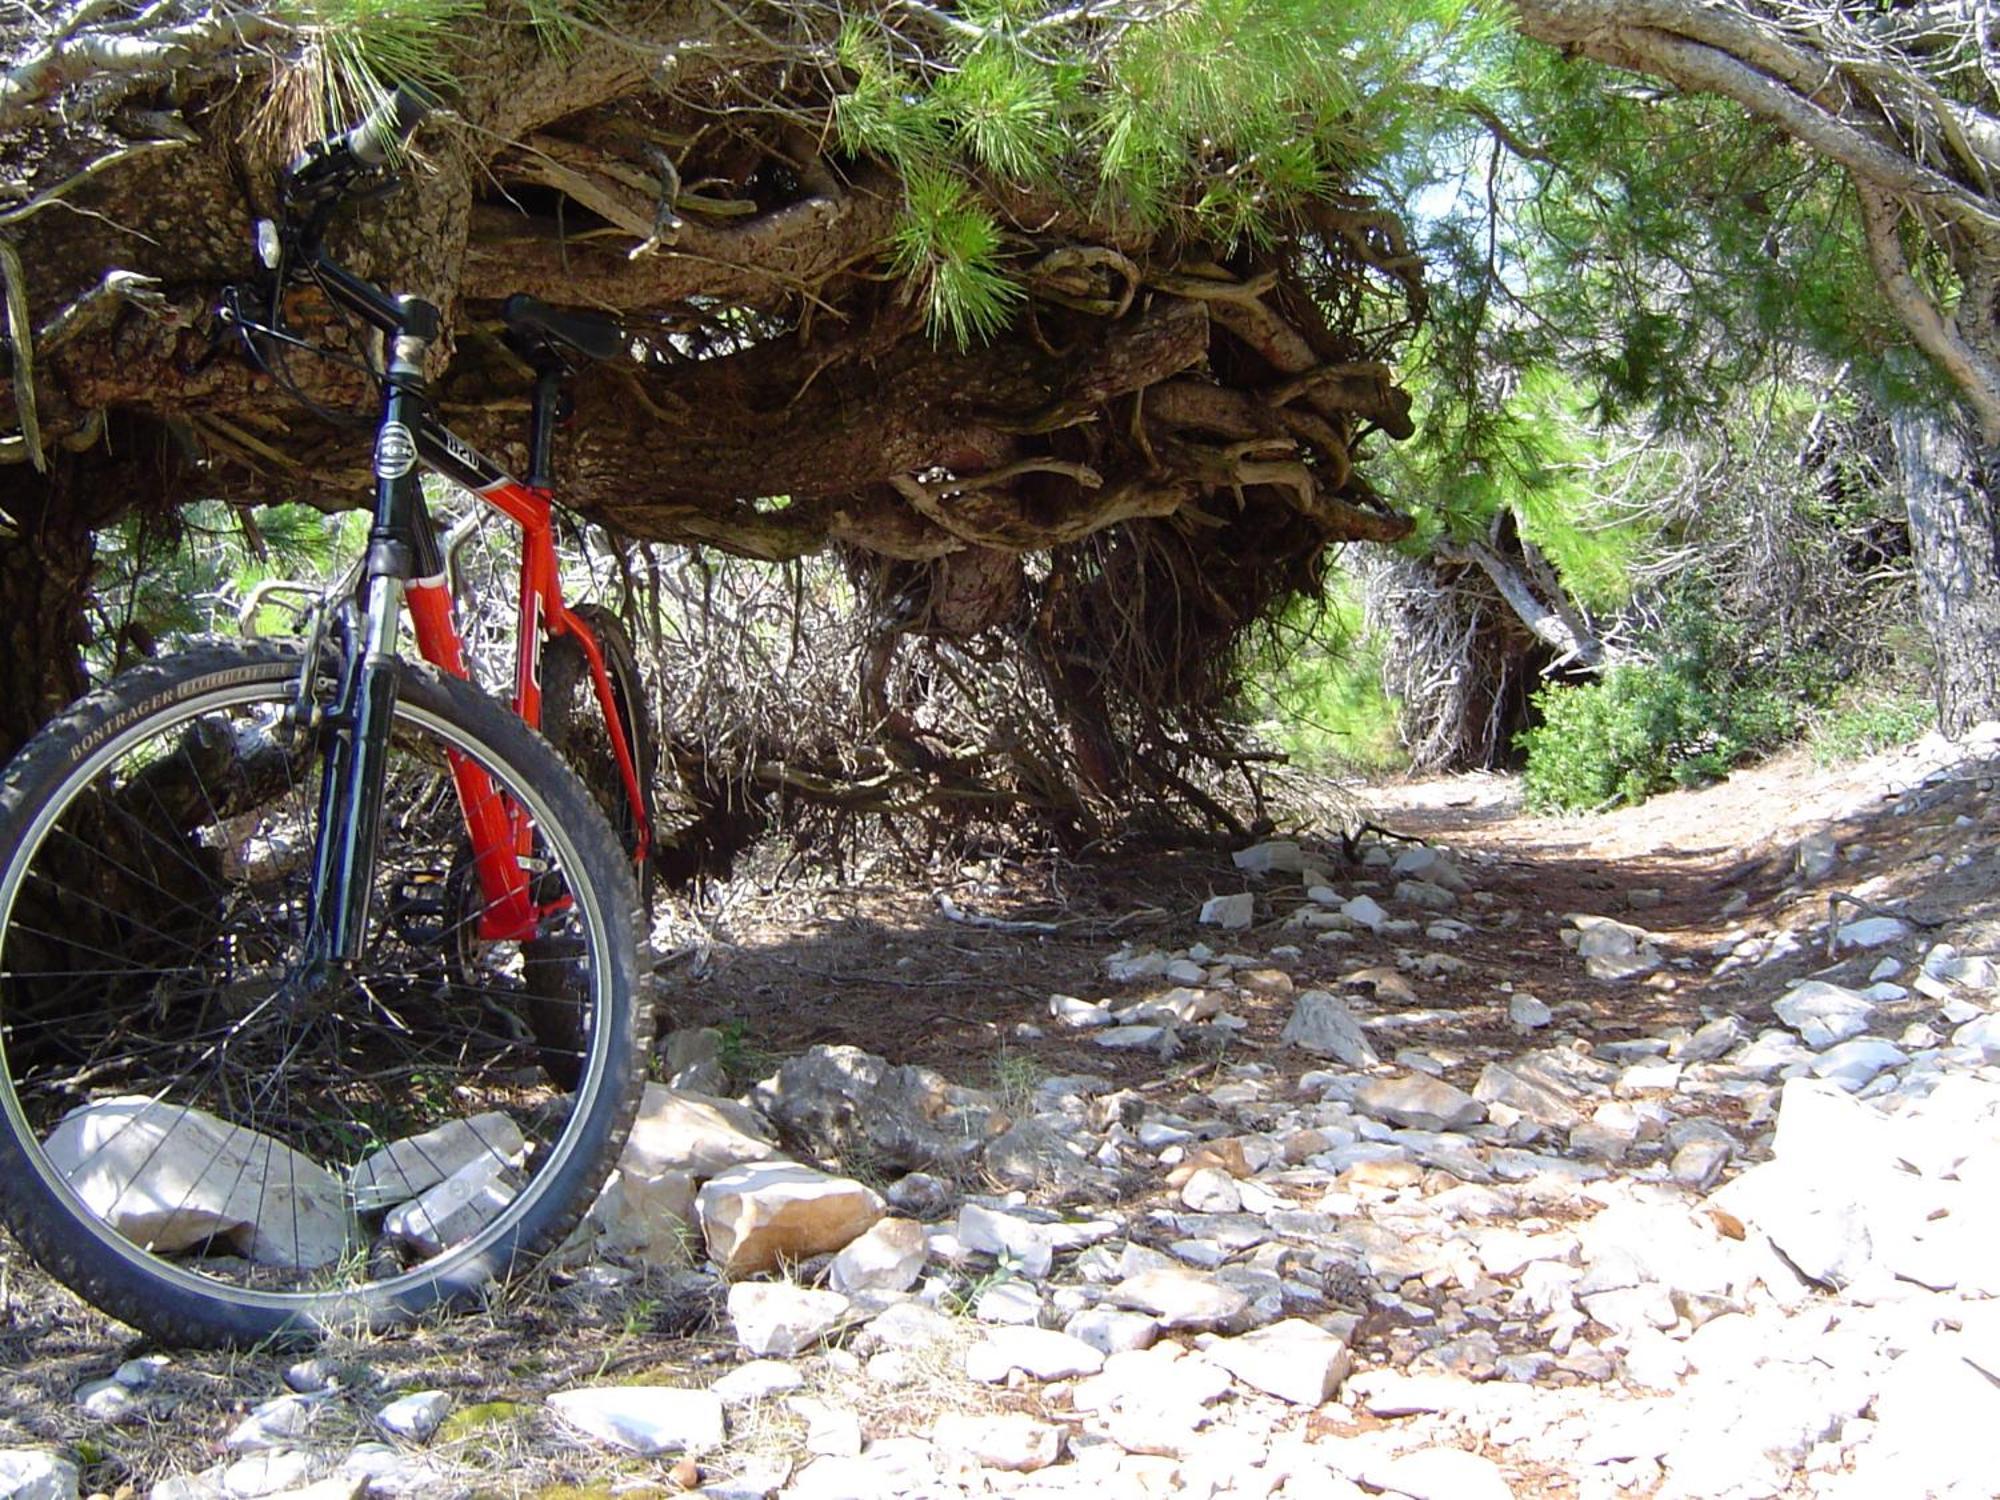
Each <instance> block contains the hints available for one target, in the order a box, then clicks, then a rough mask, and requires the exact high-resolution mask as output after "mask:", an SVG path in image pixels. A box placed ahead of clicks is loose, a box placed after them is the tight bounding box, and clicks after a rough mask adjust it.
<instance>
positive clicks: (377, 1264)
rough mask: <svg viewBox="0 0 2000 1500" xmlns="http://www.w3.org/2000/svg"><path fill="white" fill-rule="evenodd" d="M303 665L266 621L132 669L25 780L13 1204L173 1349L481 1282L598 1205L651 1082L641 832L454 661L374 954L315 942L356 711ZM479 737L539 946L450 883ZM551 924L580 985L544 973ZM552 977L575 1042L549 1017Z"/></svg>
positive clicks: (459, 859)
mask: <svg viewBox="0 0 2000 1500" xmlns="http://www.w3.org/2000/svg"><path fill="white" fill-rule="evenodd" d="M301 667H302V663H301V658H300V656H299V655H298V653H297V652H296V651H294V650H288V649H286V648H284V647H281V646H263V645H256V646H250V647H241V646H215V647H206V648H202V649H199V650H196V651H192V652H189V653H187V654H186V655H183V656H179V657H175V658H170V659H167V660H164V661H161V662H158V663H155V664H150V665H147V666H144V667H141V668H138V669H137V670H135V671H133V672H131V673H128V674H126V675H125V676H123V677H121V678H119V679H118V680H117V681H115V682H113V683H112V684H110V685H109V686H108V687H106V688H105V689H104V690H102V691H101V692H99V693H97V694H94V695H92V696H91V697H90V698H86V699H85V700H83V702H81V703H80V704H78V705H77V706H76V707H75V708H73V709H71V710H70V711H68V712H67V713H65V714H64V715H62V716H61V717H59V718H58V719H56V720H55V721H53V722H52V723H51V724H50V725H49V726H48V727H47V728H45V729H44V730H43V731H42V732H41V733H40V734H39V735H37V736H36V737H35V739H33V740H32V741H30V742H29V744H28V745H27V746H26V747H25V748H24V749H23V750H22V752H21V753H20V755H18V756H17V757H16V759H15V761H14V762H13V764H12V765H11V766H10V767H9V768H8V770H7V772H6V774H5V776H4V778H0V1213H4V1216H5V1218H6V1220H7V1222H8V1224H9V1225H10V1226H11V1227H12V1228H13V1230H14V1232H15V1234H16V1236H17V1237H18V1238H19V1239H20V1240H21V1242H22V1243H23V1245H24V1246H25V1247H26V1248H27V1250H28V1251H29V1253H30V1254H31V1255H33V1256H34V1258H35V1259H36V1260H37V1261H38V1262H39V1263H40V1264H41V1265H42V1266H43V1267H44V1268H46V1269H47V1270H48V1271H49V1272H50V1273H51V1274H52V1275H54V1276H55V1277H56V1278H57V1279H59V1280H61V1281H62V1282H64V1283H65V1284H66V1285H68V1286H69V1287H70V1288H71V1289H72V1290H74V1291H76V1292H77V1293H78V1294H79V1295H81V1296H83V1297H84V1298H86V1299H87V1300H89V1301H91V1302H93V1303H95V1304H97V1305H98V1306H99V1307H101V1308H103V1309H104V1310H105V1311H107V1312H109V1313H111V1314H113V1315H114V1316H116V1317H119V1318H122V1319H123V1320H125V1321H126V1322H128V1323H131V1324H133V1325H134V1326H136V1327H139V1328H141V1329H144V1330H146V1331H147V1332H149V1333H152V1334H154V1335H155V1336H157V1337H159V1338H161V1339H163V1340H166V1341H168V1342H171V1343H178V1344H230V1343H246V1342H253V1341H257V1340H261V1339H266V1338H270V1337H273V1336H281V1335H290V1334H311V1333H314V1332H319V1331H326V1330H331V1329H336V1328H355V1327H382V1326H386V1325H391V1324H395V1323H399V1322H403V1321H407V1320H408V1319H410V1318H412V1317H414V1316H416V1315H418V1314H420V1313H422V1312H424V1311H426V1310H427V1309H430V1308H433V1307H436V1306H438V1305H440V1304H444V1303H452V1302H459V1301H463V1300H466V1299H470V1298H473V1297H476V1296H477V1295H479V1294H480V1293H481V1291H482V1290H483V1289H484V1288H485V1287H486V1285H487V1284H488V1283H489V1282H490V1281H492V1280H493V1279H494V1278H496V1277H504V1276H505V1275H507V1274H508V1273H509V1272H510V1271H512V1270H514V1269H516V1268H518V1267H521V1266H523V1265H525V1264H527V1263H530V1262H532V1261H533V1260H535V1259H538V1258H539V1257H540V1256H541V1255H542V1254H544V1253H545V1252H547V1251H548V1250H550V1249H552V1248H553V1247H554V1246H555V1245H557V1244H558V1243H560V1241H561V1240H562V1238H563V1236H564V1235H566V1234H567V1233H568V1231H569V1230H570V1229H571V1228H572V1227H573V1226H574V1224H575V1223H576V1221H577V1219H578V1218H579V1216H580V1215H581V1214H582V1212H583V1210H584V1209H585V1208H586V1207H588V1205H589V1203H590V1201H591V1198H592V1196H593V1195H594V1193H595V1192H596V1191H597V1189H598V1188H599V1186H600V1185H601V1184H602V1182H603V1180H604V1178H605V1177H606V1175H608V1173H609V1171H610V1170H611V1167H612V1166H613V1164H614V1163H615V1161H616V1157H617V1153H618V1151H619V1149H620V1147H621V1146H622V1144H623V1142H624V1139H625V1135H626V1132H627V1131H628V1130H629V1128H630V1125H631V1119H632V1114H633V1112H634V1110H635V1108H636V1106H637V1100H638V1094H639V1089H640V1086H641V1083H642V1070H643V1063H644V1059H645V1057H646V1055H647V1051H648V1044H649V1041H650V1025H651V1023H650V1016H649V1007H648V1006H645V1005H642V1004H639V1003H637V996H638V993H639V991H640V989H641V986H642V984H643V983H644V982H645V980H644V977H643V974H642V967H641V963H640V952H639V936H638V932H637V927H638V914H637V907H636V900H635V896H634V892H633V884H632V875H631V863H630V861H629V860H628V859H626V858H625V856H624V854H623V852H622V851H621V850H620V848H619V846H618V842H617V839H616V837H615V835H614V834H613V833H612V831H611V829H610V828H609V827H608V826H607V824H606V823H605V820H604V817H603V815H602V813H600V812H599V811H598V809H597V807H596V805H595V804H594V802H593V801H592V800H591V798H590V796H589V794H588V793H587V792H586V791H585V790H584V788H583V787H582V785H581V784H580V783H579V782H578V781H577V779H576V778H575V776H574V775H572V774H571V773H570V772H569V771H568V770H567V769H566V768H565V767H564V766H563V764H562V762H561V760H560V759H559V757H557V756H556V755H555V753H554V752H553V751H552V750H550V749H549V747H548V745H547V744H546V742H544V741H543V740H542V739H541V738H540V737H539V736H537V735H535V734H534V733H533V732H532V731H530V730H529V729H528V728H527V726H526V725H524V724H522V723H521V722H520V720H519V719H517V718H515V717H514V716H512V715H511V714H508V713H507V712H506V711H505V710H503V709H502V708H500V707H499V706H498V705H496V704H494V703H493V702H492V701H491V700H490V699H487V698H485V697H484V696H483V695H481V694H480V693H478V692H477V691H476V690H475V689H473V688H472V687H470V686H469V685H467V684H465V683H463V682H459V681H457V680H455V679H452V678H449V677H445V676H442V675H440V674H437V673H435V672H433V671H431V670H429V669H428V668H422V667H412V668H410V669H408V671H407V673H406V676H405V679H404V684H403V689H402V693H401V697H400V701H399V702H398V705H397V708H396V714H395V720H394V728H393V731H392V735H391V756H390V767H389V772H388V777H387V781H386V785H385V792H384V804H383V811H382V823H381V834H380V853H379V858H378V864H377V872H376V881H375V889H374V891H373V896H372V901H371V915H370V930H369V935H368V942H367V945H366V949H365V953H364V956H363V957H362V958H361V959H360V960H359V961H358V962H356V963H355V964H353V965H352V966H348V967H345V968H342V969H339V970H336V971H332V972H328V970H327V968H326V966H324V965H313V964H308V963H307V962H305V960H304V956H303V947H304V938H305V932H306V916H307V901H308V885H309V880H310V875H311V865H312V853H313V838H314V827H315V823H316V821H317V818H318V809H319V800H318V799H319V791H320V788H319V783H320V780H321V776H320V770H321V761H322V756H321V745H320V744H319V742H318V736H319V735H321V734H323V733H325V732H326V731H325V730H324V729H318V730H300V729H298V728H297V727H296V724H297V721H298V719H299V717H300V716H299V715H298V714H297V713H296V712H295V707H296V700H297V698H298V696H299V684H300V682H301ZM332 687H333V684H332V681H331V679H330V678H324V680H321V681H318V682H317V683H316V684H315V686H314V688H313V694H314V696H315V697H316V698H318V699H321V700H324V699H325V698H326V697H327V696H329V695H330V694H331V692H332ZM453 759H459V760H462V761H471V762H473V763H476V764H477V765H478V766H480V767H481V768H483V769H484V771H485V772H486V774H487V776H488V777H490V778H491V781H492V783H493V784H494V786H495V787H497V788H498V790H499V792H500V793H501V794H504V795H505V796H506V797H508V798H509V799H511V800H512V801H513V803H514V804H516V805H517V806H518V808H519V809H520V810H521V812H522V813H523V814H524V816H525V817H526V819H527V821H528V823H529V824H530V825H531V826H532V829H533V840H532V842H533V853H532V855H531V856H530V857H529V858H528V859H527V861H526V863H527V864H528V865H529V866H530V868H531V872H532V876H533V880H534V896H535V904H536V908H537V910H538V911H540V912H541V913H543V915H542V917H541V919H540V925H539V927H538V929H537V930H536V931H535V932H534V933H533V935H531V936H526V937H525V938H524V940H516V941H488V940H486V938H485V937H484V935H482V934H481V932H480V923H479V918H480V915H481V911H480V903H479V900H478V898H477V895H476V887H468V885H467V883H466V882H464V881H463V880H458V881H454V880H453V879H452V878H451V872H452V869H453V867H454V864H455V863H458V864H462V863H463V859H464V850H465V849H466V847H467V845H466V834H465V828H466V820H465V816H464V813H463V811H462V810H461V808H460V807H459V805H458V794H457V792H456V790H455V789H454V781H453V776H452V773H451V761H452V760H453ZM469 889H470V890H473V891H474V892H475V893H474V894H472V895H470V896H468V895H467V892H468V890H469ZM552 953H553V954H560V955H562V959H561V961H562V962H563V963H564V964H565V966H566V970H567V972H566V974H565V975H564V977H563V981H562V983H561V984H560V986H559V987H558V986H555V985H552V984H551V983H550V982H549V979H548V977H547V976H546V975H541V976H540V977H539V978H536V979H535V980H533V981H532V982H531V979H530V974H529V971H530V970H531V969H538V968H545V967H546V966H547V964H548V963H549V962H550V959H549V958H548V955H549V954H552ZM530 955H540V956H539V957H536V958H533V960H532V961H531V957H530ZM558 988H559V992H560V993H561V995H562V996H563V997H564V998H565V1000H566V1003H568V1004H570V1005H571V1006H572V1007H573V1008H574V1011H575V1014H574V1016H573V1018H572V1024H570V1025H568V1026H566V1027H565V1029H564V1035H565V1036H566V1037H568V1038H571V1047H572V1051H571V1053H570V1055H568V1056H565V1057H563V1058H561V1059H551V1058H550V1056H549V1054H548V1041H547V1037H546V1036H545V1035H543V1036H538V1035H537V1031H536V1028H535V1027H534V1026H533V1025H532V1024H531V1022H530V1016H529V1012H530V1008H531V1005H533V1006H541V1007H544V1008H545V1007H546V1005H547V1004H548V996H549V994H550V992H551V991H552V990H556V989H558ZM556 1074H561V1075H562V1077H561V1078H560V1079H558V1078H557V1077H556V1076H554V1075H556Z"/></svg>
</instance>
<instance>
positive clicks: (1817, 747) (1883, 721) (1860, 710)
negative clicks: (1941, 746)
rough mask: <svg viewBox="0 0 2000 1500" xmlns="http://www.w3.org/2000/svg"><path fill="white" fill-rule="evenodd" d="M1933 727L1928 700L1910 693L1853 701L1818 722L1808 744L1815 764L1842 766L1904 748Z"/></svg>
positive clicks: (1933, 710)
mask: <svg viewBox="0 0 2000 1500" xmlns="http://www.w3.org/2000/svg"><path fill="white" fill-rule="evenodd" d="M1936 723H1937V709H1936V706H1935V705H1934V704H1933V703H1932V702H1931V700H1930V699H1929V698H1924V697H1919V696H1917V695H1915V694H1913V693H1888V694H1882V695H1876V696H1867V697H1856V698H1853V699H1851V700H1849V701H1847V702H1844V703H1842V704H1840V705H1839V706H1837V707H1836V708H1834V709H1832V710H1831V711H1829V712H1828V713H1826V714H1825V715H1823V716H1822V717H1821V718H1820V719H1818V720H1817V721H1816V722H1815V723H1814V725H1813V727H1812V733H1811V735H1810V736H1809V737H1808V743H1809V744H1810V745H1811V747H1812V757H1813V761H1814V762H1815V763H1816V764H1818V765H1822V766H1838V765H1845V764H1846V763H1847V762H1849V761H1856V760H1865V759H1866V758H1867V757H1869V756H1871V755H1874V754H1877V753H1878V752H1880V751H1883V750H1887V749H1890V748H1891V747H1892V746H1895V745H1906V744H1908V743H1909V742H1910V741H1911V740H1914V739H1916V738H1917V737H1918V736H1919V735H1922V734H1924V733H1925V732H1926V731H1928V730H1929V729H1930V728H1931V727H1932V726H1933V725H1935V724H1936Z"/></svg>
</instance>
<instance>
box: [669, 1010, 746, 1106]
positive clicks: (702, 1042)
mask: <svg viewBox="0 0 2000 1500" xmlns="http://www.w3.org/2000/svg"><path fill="white" fill-rule="evenodd" d="M660 1051H661V1053H662V1054H663V1056H664V1057H665V1059H666V1066H665V1067H664V1068H663V1069H662V1070H661V1071H662V1076H663V1077H664V1078H665V1079H666V1083H667V1087H668V1088H670V1089H673V1090H675V1091H677V1092H679V1093H683V1094H703V1095H706V1096H708V1097H709V1098H715V1097H717V1096H719V1095H720V1094H721V1093H722V1091H723V1090H724V1089H726V1088H728V1087H729V1073H728V1071H727V1070H726V1069H725V1068H724V1067H723V1066H722V1033H721V1032H720V1031H718V1030H717V1029H716V1028H715V1027H713V1026H689V1027H682V1028H681V1029H680V1030H678V1031H670V1032H668V1033H667V1035H666V1040H665V1041H664V1042H663V1043H662V1044H661V1048H660Z"/></svg>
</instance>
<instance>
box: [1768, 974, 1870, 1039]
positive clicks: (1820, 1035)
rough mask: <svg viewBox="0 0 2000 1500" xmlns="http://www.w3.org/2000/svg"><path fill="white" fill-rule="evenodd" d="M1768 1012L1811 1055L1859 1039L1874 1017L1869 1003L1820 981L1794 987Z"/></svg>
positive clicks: (1840, 987) (1853, 994) (1842, 987)
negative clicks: (1790, 1032) (1771, 1011)
mask: <svg viewBox="0 0 2000 1500" xmlns="http://www.w3.org/2000/svg"><path fill="white" fill-rule="evenodd" d="M1771 1009H1772V1010H1774V1011H1775V1012H1777V1016H1778V1019H1779V1020H1781V1021H1783V1022H1784V1023H1785V1024H1786V1025H1787V1026H1789V1027H1791V1028H1792V1029H1793V1030H1794V1031H1796V1032H1798V1034H1799V1035H1800V1037H1801V1038H1803V1039H1804V1041H1805V1044H1806V1045H1807V1046H1808V1047H1811V1048H1813V1049H1814V1050H1815V1051H1818V1050H1820V1049H1822V1048H1826V1047H1831V1046H1833V1045H1834V1044H1835V1043H1838V1042H1844V1041H1846V1040H1847V1039H1848V1038H1849V1037H1851V1036H1859V1035H1860V1034H1861V1033H1862V1032H1864V1031H1866V1030H1867V1029H1868V1023H1869V1021H1870V1020H1872V1019H1873V1017H1874V1015H1875V1007H1874V1005H1873V1004H1872V1003H1871V1002H1870V1001H1868V1000H1866V999H1863V998H1862V997H1861V996H1860V995H1858V994H1856V993H1855V992H1854V991H1853V990H1850V989H1847V988H1846V987H1844V986H1842V985H1838V984H1829V983H1827V982H1826V981H1825V980H1823V979H1808V980H1807V981H1806V982H1805V983H1803V984H1800V985H1795V986H1794V987H1793V988H1792V989H1791V990H1789V991H1788V992H1787V993H1786V994H1785V995H1784V996H1783V997H1782V998H1781V999H1780V1000H1779V1001H1778V1002H1777V1003H1776V1004H1775V1005H1773V1006H1772V1007H1771Z"/></svg>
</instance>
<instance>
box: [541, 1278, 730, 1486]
mask: <svg viewBox="0 0 2000 1500" xmlns="http://www.w3.org/2000/svg"><path fill="white" fill-rule="evenodd" d="M739 1290H740V1288H739ZM549 1408H550V1410H552V1411H553V1412H555V1414H556V1415H557V1416H558V1417H560V1418H562V1420H563V1421H565V1422H567V1423H568V1424H569V1425H570V1426H572V1427H574V1428H576V1429H577V1431H579V1432H582V1433H586V1434H588V1435H589V1436H591V1437H594V1438H596V1439H597V1440H598V1441H599V1442H602V1443H608V1444H610V1445H611V1446H612V1447H614V1448H623V1449H625V1450H626V1451H627V1452H631V1453H639V1454H644V1455H646V1456H648V1457H651V1456H653V1455H655V1454H661V1453H702V1452H706V1451H707V1450H709V1449H711V1448H719V1447H721V1446H722V1439H723V1422H722V1401H721V1398H720V1397H718V1396H716V1394H715V1393H714V1392H713V1391H698V1390H684V1389H681V1388H679V1387H676V1386H664V1385H609V1386H591V1387H589V1388H587V1389H582V1390H572V1391H557V1392H556V1393H555V1394H554V1395H552V1396H550V1397H549Z"/></svg>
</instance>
